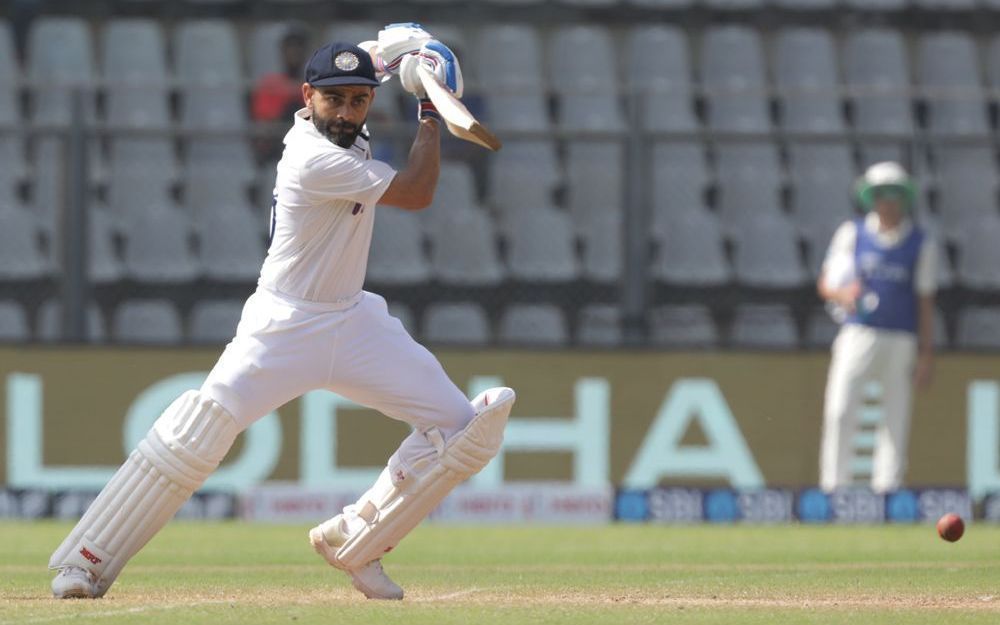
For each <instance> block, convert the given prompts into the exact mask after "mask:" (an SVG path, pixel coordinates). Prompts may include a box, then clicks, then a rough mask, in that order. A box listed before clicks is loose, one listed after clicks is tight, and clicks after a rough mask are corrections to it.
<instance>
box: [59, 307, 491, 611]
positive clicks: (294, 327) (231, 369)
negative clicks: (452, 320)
mask: <svg viewBox="0 0 1000 625" xmlns="http://www.w3.org/2000/svg"><path fill="white" fill-rule="evenodd" d="M316 389H328V390H331V391H333V392H336V393H338V394H340V395H342V396H343V397H346V398H348V399H350V400H352V401H355V402H357V403H359V404H361V405H364V406H368V407H370V408H374V409H375V410H378V411H380V412H382V413H384V414H386V415H388V416H390V417H392V418H394V419H399V420H402V421H405V422H407V423H409V424H411V425H412V426H413V427H414V428H415V430H416V431H415V432H414V433H413V434H411V435H410V436H408V437H407V438H406V439H405V440H404V441H403V443H402V445H401V446H400V447H399V449H398V450H397V451H396V452H395V454H394V455H393V459H394V460H395V461H397V462H400V463H402V464H403V465H404V466H405V465H409V464H418V463H419V461H420V460H421V459H425V458H426V457H428V456H431V455H434V454H436V449H435V447H434V446H433V444H432V443H431V442H430V441H429V440H428V438H427V437H425V436H423V435H422V432H426V431H431V430H433V431H436V432H439V433H440V434H441V435H442V436H443V437H444V438H445V439H447V438H449V437H450V436H452V435H454V434H455V433H457V432H459V431H461V430H462V429H463V428H464V427H465V426H466V425H467V424H468V423H469V422H470V421H472V419H473V417H474V416H475V408H474V407H473V406H472V404H471V403H470V402H469V400H468V399H466V397H465V396H464V395H463V394H462V392H461V391H460V390H459V389H458V387H456V386H455V384H454V383H452V381H451V380H450V379H449V378H448V376H447V374H446V373H445V372H444V369H443V368H442V367H441V364H440V363H439V362H438V361H437V359H436V358H435V357H434V356H433V355H432V354H431V353H430V352H429V351H427V350H426V349H425V348H424V347H422V346H421V345H419V344H418V343H417V342H416V341H414V340H413V339H412V338H411V337H410V335H409V334H408V333H407V332H406V330H405V329H404V328H403V325H402V324H401V323H400V322H399V320H397V319H395V318H393V317H392V316H390V315H389V313H388V310H387V307H386V303H385V300H384V299H383V298H382V297H380V296H378V295H375V294H372V293H367V292H362V293H359V294H358V295H357V296H355V297H354V298H352V299H351V300H350V301H345V302H340V303H337V304H319V303H315V302H306V301H301V300H295V299H292V298H288V297H285V296H282V295H279V294H276V293H273V292H270V291H267V290H265V289H258V291H257V292H256V293H254V294H253V295H252V296H251V297H250V298H249V299H248V300H247V303H246V306H245V307H244V309H243V316H242V318H241V319H240V324H239V327H238V328H237V331H236V337H235V338H234V339H233V340H232V341H231V342H230V343H229V345H228V346H227V347H226V349H225V352H223V354H222V356H221V357H220V359H219V361H218V363H216V365H215V367H214V368H213V369H212V372H211V373H210V374H209V376H208V378H207V380H206V381H205V383H204V385H203V386H202V388H201V390H200V391H189V392H187V393H185V394H184V395H183V396H181V397H180V398H178V399H177V400H176V401H175V402H174V403H173V404H171V406H170V407H169V408H168V409H167V410H166V411H165V412H164V413H163V415H162V416H161V417H160V418H159V419H158V420H157V422H156V424H155V425H154V426H153V429H152V430H150V433H149V434H148V435H147V437H146V439H144V441H143V442H142V443H140V444H139V446H138V448H137V449H136V450H135V451H134V452H132V455H131V456H129V459H128V460H127V461H126V463H125V464H124V465H122V467H121V468H120V469H119V470H118V472H117V473H116V474H115V476H114V477H113V478H112V479H111V481H110V482H109V483H108V484H107V485H106V486H105V488H104V489H103V490H102V491H101V494H100V495H98V497H97V499H96V500H95V501H94V503H93V504H92V505H91V507H90V508H89V509H88V510H87V512H86V514H85V515H84V517H83V518H82V519H81V520H80V522H79V523H77V525H76V527H75V528H74V529H73V531H72V532H71V533H70V535H69V536H67V538H66V539H65V540H64V541H63V543H62V544H61V545H60V546H59V547H58V548H57V549H56V551H55V552H54V553H53V554H52V558H51V559H50V561H49V566H50V567H51V568H62V567H66V566H78V567H81V568H84V569H86V570H88V571H90V573H91V576H92V578H93V580H94V584H95V594H96V596H100V595H103V594H104V593H105V592H107V590H108V588H109V587H110V586H111V584H112V583H114V580H115V578H117V576H118V574H119V573H120V572H121V570H122V568H123V567H124V566H125V564H126V563H127V562H128V560H129V559H130V558H131V557H132V556H134V555H135V554H136V553H138V551H139V550H140V549H141V548H142V546H143V545H145V544H146V542H147V541H148V540H149V539H151V538H152V537H153V535H154V534H155V533H156V532H157V531H159V529H160V528H162V527H163V525H165V524H166V523H167V521H169V520H170V518H171V517H173V515H174V514H175V513H176V512H177V510H178V509H179V508H180V507H181V506H182V505H183V504H184V502H185V501H186V500H187V498H188V497H190V495H191V493H192V492H194V491H195V490H196V489H197V488H198V487H199V486H200V485H201V484H202V483H203V482H204V481H205V479H206V478H207V477H208V476H209V474H211V472H212V471H213V470H214V469H215V467H216V466H217V465H218V463H219V461H221V460H222V458H223V456H225V454H226V451H228V449H229V448H230V446H231V445H232V443H233V441H234V439H235V438H236V436H237V435H238V434H239V433H240V432H242V431H243V430H245V429H246V428H248V427H250V426H251V425H252V424H253V423H254V422H255V421H257V420H258V419H260V418H261V417H263V416H264V415H266V414H268V413H269V412H271V411H273V410H274V409H276V408H278V407H279V406H281V405H283V404H285V403H287V402H289V401H291V400H292V399H295V398H296V397H298V396H300V395H302V394H304V393H306V392H308V391H311V390H316Z"/></svg>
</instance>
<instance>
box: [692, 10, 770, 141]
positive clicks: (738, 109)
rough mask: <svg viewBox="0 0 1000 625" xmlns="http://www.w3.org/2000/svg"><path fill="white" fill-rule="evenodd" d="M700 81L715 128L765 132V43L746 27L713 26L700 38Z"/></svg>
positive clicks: (711, 122)
mask: <svg viewBox="0 0 1000 625" xmlns="http://www.w3.org/2000/svg"><path fill="white" fill-rule="evenodd" d="M701 44H702V45H701V82H702V87H703V88H704V90H705V93H706V97H707V99H708V122H709V125H710V126H711V127H712V128H714V129H715V130H722V131H730V132H741V131H742V132H765V131H767V130H770V128H771V121H770V115H769V113H768V106H767V98H766V91H767V80H766V78H765V70H764V57H763V52H762V43H761V40H760V35H758V33H757V31H755V30H753V29H751V28H747V27H744V26H714V27H711V28H709V29H708V30H707V31H706V32H705V34H704V36H703V37H702V41H701Z"/></svg>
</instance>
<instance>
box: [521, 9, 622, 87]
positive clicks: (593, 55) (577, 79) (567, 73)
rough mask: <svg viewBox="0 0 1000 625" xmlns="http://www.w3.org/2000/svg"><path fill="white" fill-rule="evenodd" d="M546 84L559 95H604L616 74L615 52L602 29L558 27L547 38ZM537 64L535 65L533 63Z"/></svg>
mask: <svg viewBox="0 0 1000 625" xmlns="http://www.w3.org/2000/svg"><path fill="white" fill-rule="evenodd" d="M548 52H549V56H548V58H549V59H550V62H551V65H550V67H549V83H550V85H551V87H552V88H553V89H554V90H555V91H557V92H559V93H562V94H574V95H577V96H580V95H581V94H584V93H586V94H592V93H600V92H604V91H607V90H608V88H609V86H611V87H613V86H614V84H615V83H614V82H613V81H612V82H609V81H608V78H609V77H611V76H615V75H617V73H618V71H617V70H618V60H617V52H616V49H615V47H614V45H613V44H612V41H611V35H610V33H609V32H608V30H607V29H606V28H605V27H604V26H597V25H582V24H576V25H572V26H561V27H559V28H557V29H556V30H555V31H554V32H553V33H552V34H551V35H550V36H549V46H548ZM536 62H537V61H536Z"/></svg>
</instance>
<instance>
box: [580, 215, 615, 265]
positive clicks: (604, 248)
mask: <svg viewBox="0 0 1000 625" xmlns="http://www.w3.org/2000/svg"><path fill="white" fill-rule="evenodd" d="M580 237H581V239H582V241H583V261H582V262H583V277H584V278H585V279H587V280H590V281H592V282H600V283H617V282H618V281H619V280H620V279H621V275H622V262H623V256H624V254H623V251H622V250H623V247H624V244H625V242H624V232H623V230H622V214H621V212H619V211H609V212H607V213H605V214H603V215H599V216H597V217H594V218H593V219H591V220H590V222H589V223H588V226H587V228H586V229H585V230H584V231H583V232H581V233H580Z"/></svg>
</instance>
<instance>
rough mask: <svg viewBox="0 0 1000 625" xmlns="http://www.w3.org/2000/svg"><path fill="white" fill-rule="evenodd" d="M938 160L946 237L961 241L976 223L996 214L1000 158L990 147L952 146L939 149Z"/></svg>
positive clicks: (940, 210) (940, 209) (939, 203)
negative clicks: (997, 171) (996, 156)
mask: <svg viewBox="0 0 1000 625" xmlns="http://www.w3.org/2000/svg"><path fill="white" fill-rule="evenodd" d="M934 161H935V163H936V165H937V212H938V215H939V216H940V218H941V227H942V234H944V236H945V237H947V238H949V239H952V240H959V239H961V238H962V237H963V236H964V235H966V234H968V233H969V232H971V227H972V226H973V225H974V224H975V222H977V221H979V220H980V219H982V218H985V217H990V216H995V214H996V205H997V187H998V183H1000V181H998V178H997V173H996V158H995V156H994V154H993V150H992V148H990V147H988V146H982V147H980V146H968V145H951V146H938V147H937V148H935V150H934Z"/></svg>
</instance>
